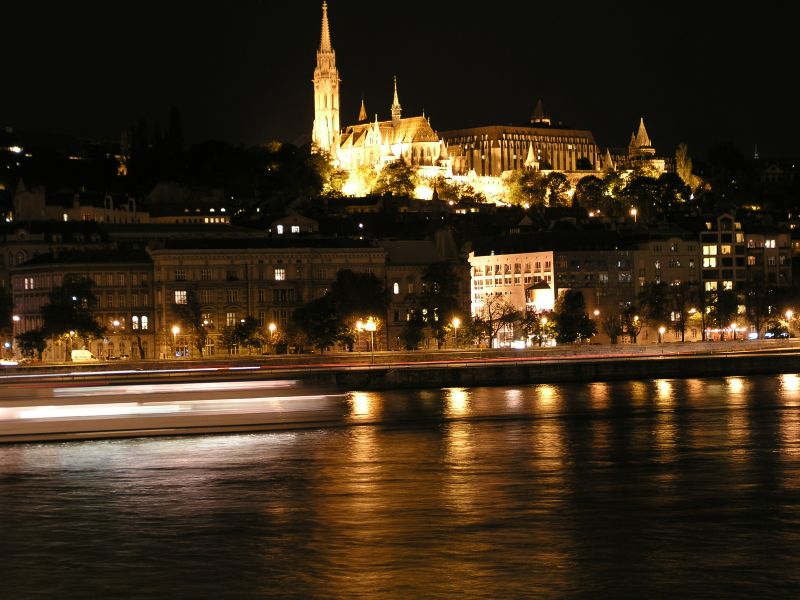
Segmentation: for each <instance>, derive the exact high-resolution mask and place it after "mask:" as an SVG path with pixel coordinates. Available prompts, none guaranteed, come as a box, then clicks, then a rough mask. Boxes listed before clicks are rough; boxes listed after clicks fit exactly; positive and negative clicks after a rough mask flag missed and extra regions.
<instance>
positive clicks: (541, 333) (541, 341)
mask: <svg viewBox="0 0 800 600" xmlns="http://www.w3.org/2000/svg"><path fill="white" fill-rule="evenodd" d="M541 323H542V324H541V326H540V328H539V346H544V337H545V335H544V328H545V327H547V317H542V320H541Z"/></svg>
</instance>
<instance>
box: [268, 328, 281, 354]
mask: <svg viewBox="0 0 800 600" xmlns="http://www.w3.org/2000/svg"><path fill="white" fill-rule="evenodd" d="M277 328H278V326H277V325H275V323H270V324H269V325H267V329H268V330H269V345H270V346H272V352H273V353H274V354H277V352H276V351H275V341H274V340H275V330H276V329H277Z"/></svg>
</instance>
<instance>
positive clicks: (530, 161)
mask: <svg viewBox="0 0 800 600" xmlns="http://www.w3.org/2000/svg"><path fill="white" fill-rule="evenodd" d="M538 164H539V163H538V161H537V160H536V155H535V154H534V153H533V143H532V142H529V143H528V156H527V157H525V168H526V169H535V168H536V167H537V166H538Z"/></svg>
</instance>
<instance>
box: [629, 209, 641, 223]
mask: <svg viewBox="0 0 800 600" xmlns="http://www.w3.org/2000/svg"><path fill="white" fill-rule="evenodd" d="M638 214H639V211H638V210H636V207H633V208H631V216H632V217H633V222H634V223H636V215H638Z"/></svg>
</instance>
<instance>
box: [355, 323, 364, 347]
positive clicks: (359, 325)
mask: <svg viewBox="0 0 800 600" xmlns="http://www.w3.org/2000/svg"><path fill="white" fill-rule="evenodd" d="M356 331H358V343H357V344H356V346H357V347H358V351H359V352H361V332H362V331H364V322H363V321H360V320H359V321H356Z"/></svg>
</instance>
